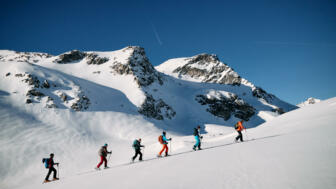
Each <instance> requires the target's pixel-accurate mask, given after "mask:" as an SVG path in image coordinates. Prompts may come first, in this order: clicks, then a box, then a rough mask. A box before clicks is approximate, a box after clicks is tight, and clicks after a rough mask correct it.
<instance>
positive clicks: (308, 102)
mask: <svg viewBox="0 0 336 189" xmlns="http://www.w3.org/2000/svg"><path fill="white" fill-rule="evenodd" d="M319 102H321V100H320V99H317V98H313V97H310V98H308V99H307V100H306V101H304V102H301V103H300V104H298V105H296V106H298V107H300V108H302V107H304V106H307V105H311V104H316V103H319Z"/></svg>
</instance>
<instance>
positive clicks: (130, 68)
mask: <svg viewBox="0 0 336 189" xmlns="http://www.w3.org/2000/svg"><path fill="white" fill-rule="evenodd" d="M124 51H132V52H131V55H130V57H129V58H128V61H127V62H126V63H121V62H114V64H113V65H112V66H111V69H112V70H113V71H114V72H115V73H118V74H120V75H123V74H127V75H129V74H132V75H133V76H134V80H135V81H136V82H137V84H138V85H139V87H146V86H148V85H150V84H152V83H153V82H155V81H157V82H158V83H159V84H160V85H162V84H163V81H162V77H161V75H160V73H159V72H157V71H156V70H155V68H154V67H153V65H152V64H151V63H150V62H149V59H148V58H147V56H146V54H145V50H144V48H142V47H134V46H131V47H127V48H125V49H124Z"/></svg>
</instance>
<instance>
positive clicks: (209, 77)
mask: <svg viewBox="0 0 336 189" xmlns="http://www.w3.org/2000/svg"><path fill="white" fill-rule="evenodd" d="M156 69H157V70H159V71H161V72H163V73H165V74H168V75H172V76H174V77H177V78H180V79H185V80H190V81H196V82H206V83H218V84H226V85H240V84H241V81H242V79H241V77H240V76H239V75H238V74H237V73H236V72H235V71H234V70H233V69H232V68H230V67H229V66H228V65H226V64H224V63H223V62H221V61H220V60H219V58H218V57H217V56H216V55H214V54H199V55H196V56H193V57H189V58H177V59H171V60H168V61H166V62H164V63H162V64H161V65H159V66H157V67H156Z"/></svg>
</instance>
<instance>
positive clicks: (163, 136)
mask: <svg viewBox="0 0 336 189" xmlns="http://www.w3.org/2000/svg"><path fill="white" fill-rule="evenodd" d="M162 140H163V143H164V144H168V141H169V140H171V139H167V137H166V136H165V135H162Z"/></svg>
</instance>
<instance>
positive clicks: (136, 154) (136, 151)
mask: <svg viewBox="0 0 336 189" xmlns="http://www.w3.org/2000/svg"><path fill="white" fill-rule="evenodd" d="M137 156H138V150H135V155H134V156H133V157H132V160H133V161H134V160H135V158H136V157H137Z"/></svg>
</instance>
